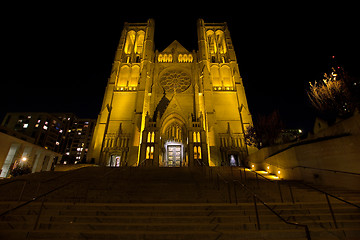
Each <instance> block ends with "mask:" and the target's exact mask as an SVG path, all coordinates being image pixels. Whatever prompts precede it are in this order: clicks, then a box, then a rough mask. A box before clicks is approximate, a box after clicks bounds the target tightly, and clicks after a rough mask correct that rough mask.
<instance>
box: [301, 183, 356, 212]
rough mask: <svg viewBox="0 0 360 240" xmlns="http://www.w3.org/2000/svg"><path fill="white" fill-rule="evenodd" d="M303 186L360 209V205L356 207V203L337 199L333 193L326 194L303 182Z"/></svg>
mask: <svg viewBox="0 0 360 240" xmlns="http://www.w3.org/2000/svg"><path fill="white" fill-rule="evenodd" d="M301 184H303V185H305V186H307V187H310V188H312V189H314V190H316V191H318V192H321V193H323V194H326V195H328V196H330V197H333V198H335V199H337V200H339V201H342V202H344V203H346V204H349V205H351V206H354V207H357V208H360V206H359V205H356V204H355V203H352V202H349V201H347V200H345V199H342V198H339V197H337V196H335V195H333V194H331V193H328V192H325V191H323V190H321V189H318V188H316V187H314V186H311V185H309V184H306V183H303V182H302V183H301Z"/></svg>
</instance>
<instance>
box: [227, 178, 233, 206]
mask: <svg viewBox="0 0 360 240" xmlns="http://www.w3.org/2000/svg"><path fill="white" fill-rule="evenodd" d="M227 186H228V194H229V203H232V202H231V189H230V182H227Z"/></svg>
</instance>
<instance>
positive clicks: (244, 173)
mask: <svg viewBox="0 0 360 240" xmlns="http://www.w3.org/2000/svg"><path fill="white" fill-rule="evenodd" d="M244 182H245V183H246V170H245V167H244Z"/></svg>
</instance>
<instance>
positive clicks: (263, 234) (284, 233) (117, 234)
mask: <svg viewBox="0 0 360 240" xmlns="http://www.w3.org/2000/svg"><path fill="white" fill-rule="evenodd" d="M5 234H6V235H5ZM4 235H5V236H11V237H9V238H8V237H7V238H6V239H9V240H15V239H16V240H17V239H25V237H27V238H26V239H42V240H45V239H94V240H95V239H124V240H139V239H146V240H173V239H174V240H175V239H176V240H191V239H198V240H209V239H222V240H230V239H235V240H236V239H242V240H246V239H289V237H292V239H304V237H305V232H304V230H303V229H286V230H262V231H257V230H246V231H244V230H237V231H222V232H218V231H200V230H196V231H191V230H186V231H159V232H157V231H138V230H137V231H117V230H112V231H109V230H107V231H91V232H89V231H59V230H38V231H31V232H29V233H27V232H23V231H18V232H14V233H13V232H11V231H8V232H0V237H3V236H4Z"/></svg>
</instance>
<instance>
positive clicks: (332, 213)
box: [325, 193, 338, 228]
mask: <svg viewBox="0 0 360 240" xmlns="http://www.w3.org/2000/svg"><path fill="white" fill-rule="evenodd" d="M325 196H326V201H327V203H328V205H329V209H330V213H331V217H332V219H333V221H334V225H335V228H338V226H337V224H336V220H335V215H334V211H333V209H332V207H331V203H330V199H329V196H328V195H327V194H326V193H325Z"/></svg>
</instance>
